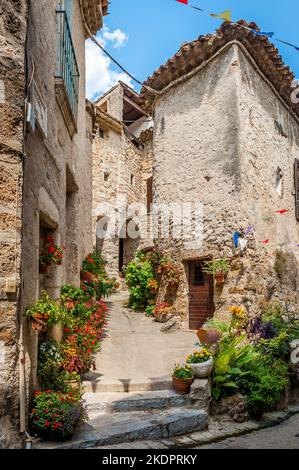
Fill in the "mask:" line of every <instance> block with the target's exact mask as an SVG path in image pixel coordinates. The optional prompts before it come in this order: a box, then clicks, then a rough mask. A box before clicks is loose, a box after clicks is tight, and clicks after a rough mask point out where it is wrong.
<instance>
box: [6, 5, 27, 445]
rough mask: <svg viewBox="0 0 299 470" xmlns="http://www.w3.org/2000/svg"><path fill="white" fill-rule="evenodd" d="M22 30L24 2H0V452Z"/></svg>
mask: <svg viewBox="0 0 299 470" xmlns="http://www.w3.org/2000/svg"><path fill="white" fill-rule="evenodd" d="M26 27H27V1H25V0H16V1H14V2H11V1H5V0H3V1H2V2H1V5H0V195H1V198H0V199H1V203H0V272H1V274H0V276H1V277H0V448H5V447H10V448H13V447H16V446H19V439H18V416H19V414H18V405H19V387H18V380H19V375H18V332H19V315H20V311H19V310H18V302H19V292H20V279H21V272H20V252H21V218H22V186H23V155H22V151H23V146H24V131H23V107H24V87H25V48H24V47H25V40H26ZM14 149H15V150H14ZM8 281H9V282H11V285H10V286H7V282H8ZM7 290H11V291H12V292H10V293H9V292H7ZM13 291H15V292H13Z"/></svg>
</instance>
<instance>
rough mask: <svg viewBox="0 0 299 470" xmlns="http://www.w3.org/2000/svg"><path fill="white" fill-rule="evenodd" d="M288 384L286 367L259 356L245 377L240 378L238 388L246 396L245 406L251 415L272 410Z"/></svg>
mask: <svg viewBox="0 0 299 470" xmlns="http://www.w3.org/2000/svg"><path fill="white" fill-rule="evenodd" d="M287 384H288V365H287V364H286V363H285V362H284V361H282V360H277V361H274V362H272V363H270V362H269V358H268V357H263V356H262V355H260V356H259V357H258V360H257V361H255V363H254V364H251V368H250V371H249V373H248V374H247V375H246V377H242V378H240V381H239V387H240V389H241V390H242V392H243V393H244V394H245V395H246V396H247V406H248V409H249V411H250V412H251V413H252V414H262V413H263V412H264V411H269V410H272V409H273V408H274V407H275V405H276V404H277V403H278V402H279V400H280V399H281V397H282V394H283V392H284V390H285V387H286V385H287Z"/></svg>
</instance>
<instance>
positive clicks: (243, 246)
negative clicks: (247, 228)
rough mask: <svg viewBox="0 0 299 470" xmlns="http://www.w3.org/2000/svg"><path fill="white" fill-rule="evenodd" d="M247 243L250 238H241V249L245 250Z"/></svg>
mask: <svg viewBox="0 0 299 470" xmlns="http://www.w3.org/2000/svg"><path fill="white" fill-rule="evenodd" d="M247 244H248V240H246V239H245V238H239V246H240V249H241V251H244V250H245V248H246V246H247Z"/></svg>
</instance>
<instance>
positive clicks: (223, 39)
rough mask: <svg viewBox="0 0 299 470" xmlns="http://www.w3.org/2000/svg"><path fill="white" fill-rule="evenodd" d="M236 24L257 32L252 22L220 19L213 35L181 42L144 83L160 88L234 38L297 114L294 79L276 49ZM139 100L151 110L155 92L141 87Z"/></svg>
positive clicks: (200, 62)
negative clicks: (293, 99)
mask: <svg viewBox="0 0 299 470" xmlns="http://www.w3.org/2000/svg"><path fill="white" fill-rule="evenodd" d="M240 25H241V26H245V27H247V28H250V29H255V30H256V31H260V29H259V28H258V26H257V25H256V24H255V23H247V22H246V21H244V20H240V21H238V22H237V24H235V23H228V22H224V23H223V24H222V25H221V26H220V28H219V29H218V30H217V31H216V32H215V34H213V35H211V34H207V35H206V36H199V38H198V39H197V40H195V41H191V42H189V43H183V44H182V46H181V47H180V49H179V51H178V52H177V53H176V54H175V55H174V56H173V57H172V58H171V59H169V60H168V61H167V62H166V64H164V65H161V66H160V67H159V68H158V70H156V72H154V74H153V75H152V76H151V77H149V78H148V79H147V80H146V81H145V82H144V85H145V86H148V87H150V88H153V89H154V90H158V91H161V90H163V89H164V88H165V87H167V86H168V85H170V83H171V82H172V81H173V80H176V79H177V78H179V77H183V76H184V75H186V74H187V73H188V72H190V71H192V70H193V69H195V68H196V67H198V66H200V65H201V64H203V63H204V61H206V60H208V59H209V58H211V57H212V56H213V55H214V54H215V53H216V52H217V51H219V50H220V49H221V48H222V47H223V46H225V45H226V44H228V43H229V42H230V41H233V40H236V41H238V42H240V43H242V45H243V46H244V47H245V48H246V49H247V51H248V52H249V54H250V55H251V57H252V58H253V59H254V61H255V62H256V64H257V65H258V67H259V68H260V70H261V71H262V72H263V74H264V75H265V76H266V78H267V79H268V80H269V81H270V82H271V83H272V85H273V86H274V87H275V89H276V91H277V92H278V93H279V95H280V96H281V98H282V99H283V100H284V101H285V102H286V104H287V105H288V106H289V107H291V108H292V110H293V111H294V112H295V113H296V114H297V116H299V105H295V104H294V103H292V102H291V93H292V91H293V89H292V88H291V84H292V81H293V80H294V78H295V77H294V74H293V72H292V71H291V70H290V68H289V67H288V66H286V65H285V64H284V63H283V60H282V57H281V55H280V54H279V51H278V49H277V48H276V47H275V46H274V45H273V44H272V43H271V42H270V41H269V39H268V37H267V36H260V35H257V34H254V33H252V32H251V31H248V30H247V29H245V28H243V27H241V26H240ZM141 100H142V102H143V104H144V106H145V108H146V110H147V111H148V112H149V113H151V112H152V107H153V103H154V100H155V95H154V94H153V93H151V92H150V91H148V90H147V89H146V88H145V87H143V88H142V90H141Z"/></svg>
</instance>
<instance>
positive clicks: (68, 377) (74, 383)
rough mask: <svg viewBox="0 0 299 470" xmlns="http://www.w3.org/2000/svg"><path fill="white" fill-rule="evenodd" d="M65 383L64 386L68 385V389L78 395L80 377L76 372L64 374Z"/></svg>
mask: <svg viewBox="0 0 299 470" xmlns="http://www.w3.org/2000/svg"><path fill="white" fill-rule="evenodd" d="M65 381H66V384H67V385H69V387H70V388H71V389H72V390H73V391H74V392H77V393H79V392H80V390H81V377H80V375H79V374H78V373H77V372H76V371H73V372H70V373H69V372H66V373H65Z"/></svg>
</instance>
